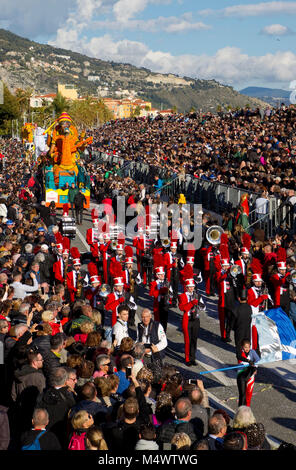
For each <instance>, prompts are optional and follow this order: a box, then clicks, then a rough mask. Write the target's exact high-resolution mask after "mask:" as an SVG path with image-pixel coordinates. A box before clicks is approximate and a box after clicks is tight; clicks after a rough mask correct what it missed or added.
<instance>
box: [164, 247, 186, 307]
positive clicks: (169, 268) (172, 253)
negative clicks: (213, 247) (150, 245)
mask: <svg viewBox="0 0 296 470" xmlns="http://www.w3.org/2000/svg"><path fill="white" fill-rule="evenodd" d="M182 263H183V266H182V267H184V262H183V260H182ZM164 264H165V268H166V277H167V280H168V281H169V282H170V284H171V287H172V290H173V301H172V306H173V307H176V305H177V300H178V288H179V269H180V256H179V255H178V254H177V242H176V241H172V242H171V244H170V250H169V251H168V252H166V253H165V254H164Z"/></svg>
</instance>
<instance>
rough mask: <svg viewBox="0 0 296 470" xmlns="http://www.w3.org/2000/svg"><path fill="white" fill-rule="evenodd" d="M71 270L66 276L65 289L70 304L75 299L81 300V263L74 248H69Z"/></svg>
mask: <svg viewBox="0 0 296 470" xmlns="http://www.w3.org/2000/svg"><path fill="white" fill-rule="evenodd" d="M70 251H71V256H72V258H73V261H72V269H71V271H69V272H67V275H66V287H67V290H68V293H69V296H70V302H71V303H74V302H75V300H77V299H82V298H83V281H84V279H83V276H82V274H81V272H80V268H81V261H80V253H79V251H78V249H77V248H76V247H72V248H71V250H70Z"/></svg>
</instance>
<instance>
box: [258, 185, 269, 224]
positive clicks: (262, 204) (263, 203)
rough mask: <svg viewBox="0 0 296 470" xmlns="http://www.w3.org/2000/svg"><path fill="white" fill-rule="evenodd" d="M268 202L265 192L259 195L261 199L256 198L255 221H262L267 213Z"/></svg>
mask: <svg viewBox="0 0 296 470" xmlns="http://www.w3.org/2000/svg"><path fill="white" fill-rule="evenodd" d="M268 205H269V201H268V199H267V195H266V193H265V192H263V193H262V194H261V197H258V198H257V199H256V201H255V206H256V209H255V211H256V218H257V220H260V219H262V218H263V217H264V216H265V215H266V214H267V213H268Z"/></svg>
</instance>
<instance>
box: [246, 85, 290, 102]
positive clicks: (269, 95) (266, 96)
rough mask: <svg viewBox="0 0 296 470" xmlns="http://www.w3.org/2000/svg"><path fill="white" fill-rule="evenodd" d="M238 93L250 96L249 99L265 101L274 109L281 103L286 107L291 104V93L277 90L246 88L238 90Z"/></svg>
mask: <svg viewBox="0 0 296 470" xmlns="http://www.w3.org/2000/svg"><path fill="white" fill-rule="evenodd" d="M240 93H241V94H243V95H247V96H250V97H251V98H257V99H259V100H262V101H265V102H266V103H269V104H270V105H271V106H275V107H277V106H279V105H280V104H281V103H285V104H286V105H289V104H291V102H290V94H291V91H287V90H281V89H279V88H264V87H248V88H244V89H243V90H240Z"/></svg>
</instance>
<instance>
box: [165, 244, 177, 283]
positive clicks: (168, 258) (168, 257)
mask: <svg viewBox="0 0 296 470" xmlns="http://www.w3.org/2000/svg"><path fill="white" fill-rule="evenodd" d="M173 257H174V255H173V254H172V253H171V252H170V251H169V252H167V253H165V254H164V257H163V259H164V266H165V270H166V277H167V279H168V281H170V280H171V272H172V268H174V267H175V268H177V267H178V260H177V259H176V261H175V262H173Z"/></svg>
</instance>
